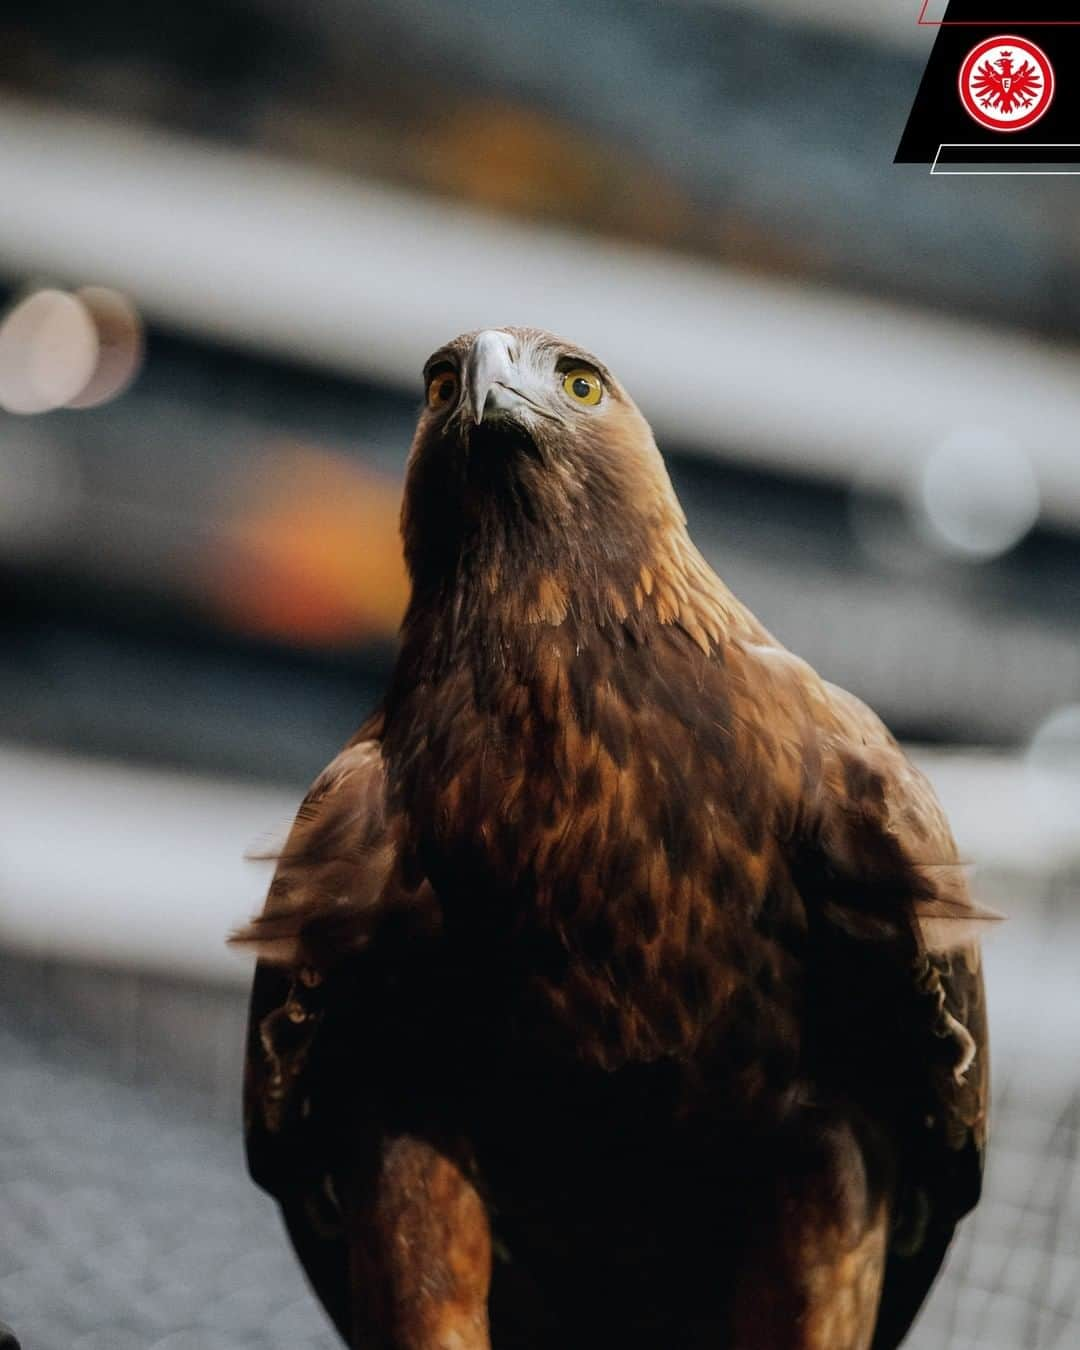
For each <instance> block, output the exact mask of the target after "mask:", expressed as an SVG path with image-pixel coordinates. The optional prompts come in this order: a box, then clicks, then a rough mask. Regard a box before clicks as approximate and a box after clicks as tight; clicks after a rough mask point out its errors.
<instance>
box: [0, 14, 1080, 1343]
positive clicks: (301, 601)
mask: <svg viewBox="0 0 1080 1350" xmlns="http://www.w3.org/2000/svg"><path fill="white" fill-rule="evenodd" d="M906 8H910V10H911V13H910V15H909V14H907V13H906ZM916 10H917V5H916V4H914V3H912V4H911V5H910V6H907V7H905V6H903V5H886V4H885V3H884V0H879V3H878V4H877V5H874V4H869V5H856V4H854V3H853V0H828V2H827V3H824V2H823V3H822V4H820V5H818V6H815V7H814V9H813V11H809V10H805V9H804V8H803V7H801V6H799V5H797V4H796V3H795V2H794V0H762V3H760V4H751V3H750V2H749V0H730V3H726V2H725V0H671V2H670V3H665V4H656V3H655V0H599V2H598V3H594V4H592V5H589V6H573V5H571V4H570V3H569V0H531V3H529V4H528V5H526V4H513V3H509V2H508V0H498V3H496V0H470V3H465V0H444V2H443V3H441V4H438V5H436V4H432V3H428V2H427V0H356V3H351V4H345V3H341V2H340V0H312V2H311V3H309V4H307V5H304V6H296V5H290V4H286V3H284V0H223V2H222V3H220V4H217V5H215V6H213V7H202V8H199V7H192V6H190V5H184V4H180V3H178V0H159V3H157V4H155V5H154V6H152V7H146V6H142V5H137V4H135V3H134V2H133V0H103V3H100V4H98V5H95V6H92V7H80V6H76V5H74V4H71V3H69V0H35V3H33V4H29V3H26V0H9V3H7V4H6V5H5V6H4V7H3V10H2V12H0V174H2V176H3V179H4V182H5V183H6V184H7V185H8V186H7V187H6V188H5V203H4V206H3V208H0V300H2V301H3V302H4V304H5V305H6V317H3V318H0V406H2V407H3V408H5V409H7V411H0V578H2V581H3V585H4V591H5V595H6V597H7V601H6V604H5V605H4V606H3V608H2V609H0V792H2V794H3V796H4V800H5V816H6V820H7V827H6V830H5V831H4V833H3V834H2V835H0V1005H2V1008H3V1014H2V1027H3V1031H2V1033H0V1074H2V1075H3V1082H4V1085H5V1088H4V1093H3V1101H2V1102H0V1318H3V1319H6V1320H8V1321H10V1322H12V1324H13V1325H14V1326H15V1327H16V1329H17V1330H19V1331H20V1333H21V1335H22V1337H23V1341H24V1350H115V1348H117V1347H118V1348H119V1350H128V1347H131V1350H145V1348H146V1347H151V1346H153V1347H161V1350H189V1347H190V1348H193V1347H203V1346H206V1347H212V1348H213V1350H233V1348H234V1347H235V1348H236V1350H240V1347H245V1348H250V1350H255V1347H259V1350H270V1347H273V1346H277V1345H281V1346H285V1345H288V1346H289V1347H301V1346H311V1347H316V1346H318V1347H329V1346H330V1345H331V1344H332V1340H331V1338H330V1335H329V1332H328V1330H327V1329H326V1326H325V1324H324V1322H323V1321H322V1318H321V1314H320V1313H319V1312H318V1310H317V1308H316V1307H315V1305H314V1303H313V1302H312V1301H311V1300H310V1299H309V1298H308V1296H307V1295H306V1293H305V1291H304V1288H303V1285H302V1281H301V1278H300V1276H299V1273H298V1272H297V1270H296V1269H295V1267H294V1265H293V1263H292V1260H291V1257H290V1256H289V1254H288V1253H287V1251H286V1247H285V1244H284V1239H283V1237H282V1235H281V1234H280V1233H279V1232H278V1230H277V1226H276V1220H275V1218H274V1215H273V1213H272V1208H271V1206H270V1205H269V1203H267V1202H264V1200H263V1199H262V1198H261V1197H260V1196H259V1195H258V1194H257V1193H255V1192H254V1190H253V1189H252V1188H251V1187H250V1185H249V1183H248V1182H247V1181H246V1178H245V1177H244V1175H243V1172H242V1164H241V1159H240V1153H239V1142H238V1137H237V1129H236V1123H237V1122H236V1094H237V1090H238V1089H237V1083H238V1069H237V1064H238V1057H239V1050H240V1045H239V1041H240V1025H241V1021H242V1013H243V994H242V986H243V981H244V978H245V971H244V968H243V966H242V964H240V963H239V962H238V961H237V960H236V959H235V958H233V957H232V956H230V955H229V954H227V953H226V952H225V951H224V948H223V947H222V945H221V939H222V938H223V935H224V933H225V931H226V930H227V929H228V927H229V926H230V925H231V924H232V923H233V922H235V921H236V920H237V919H240V918H242V917H244V915H245V914H246V913H247V912H248V911H249V910H250V909H251V908H252V907H253V906H254V905H255V904H257V903H258V893H259V888H260V886H261V885H262V884H263V882H264V878H262V877H261V875H259V874H258V873H256V872H255V871H253V870H249V869H246V868H245V866H244V865H243V864H242V863H241V861H240V857H241V854H242V853H243V850H244V849H245V848H246V847H247V846H249V845H250V844H251V843H252V842H253V840H255V839H256V838H258V836H259V835H260V834H262V833H264V832H266V831H272V830H274V829H275V828H276V827H278V826H279V825H280V824H281V823H282V821H283V819H285V818H286V817H287V815H288V812H289V810H290V808H291V806H292V804H293V803H294V802H295V800H296V798H297V796H298V794H299V792H300V791H301V790H302V788H303V787H304V786H305V785H306V783H307V782H308V781H309V780H310V778H311V777H312V776H313V774H314V773H315V772H316V771H317V770H318V769H319V768H320V767H321V766H322V764H324V763H325V762H326V760H327V759H328V758H329V757H330V755H331V754H332V753H333V752H334V751H335V750H336V749H337V748H338V747H339V746H340V744H341V743H342V742H343V741H344V740H345V739H346V737H347V736H348V735H349V734H350V733H351V732H352V730H353V729H354V728H355V726H356V725H357V724H358V723H359V721H360V720H361V717H362V716H363V715H364V714H365V713H366V711H367V710H368V709H369V708H370V707H371V706H372V704H373V703H374V701H375V699H376V698H377V696H378V691H379V688H380V685H381V682H382V680H383V679H384V678H385V674H386V671H387V669H388V664H389V661H390V659H391V657H392V652H393V641H394V631H395V627H396V622H397V617H398V615H399V613H400V609H401V605H402V600H403V594H404V592H403V586H404V581H403V577H402V571H401V562H400V556H399V553H398V549H397V542H396V532H395V528H396V525H395V522H396V503H397V494H398V490H399V484H400V477H401V473H402V468H403V464H404V457H405V452H406V450H407V446H408V441H409V437H410V434H411V426H412V422H413V419H414V415H415V409H416V405H417V402H418V400H419V396H420V390H419V369H420V365H421V363H422V361H423V359H424V357H425V356H426V355H427V353H428V351H429V350H430V349H431V348H432V347H433V346H435V345H436V344H437V343H438V342H440V341H441V340H443V339H445V338H446V337H448V336H450V335H451V334H452V333H455V332H458V331H462V330H464V329H468V328H471V327H476V326H479V325H482V324H487V323H500V322H525V323H539V324H543V325H546V326H551V327H554V328H556V329H558V330H561V331H565V332H568V333H570V334H572V335H573V336H574V337H575V338H579V339H580V340H582V341H584V342H586V343H589V344H591V345H593V346H594V347H595V348H596V349H597V350H598V351H600V353H601V354H602V355H603V356H604V357H605V359H610V361H611V364H612V365H613V367H615V368H616V369H617V370H618V371H619V372H620V374H621V375H622V376H623V377H624V378H625V381H626V383H627V385H628V386H629V387H630V388H631V390H632V391H633V392H634V393H635V395H637V396H639V398H640V401H641V403H642V406H643V408H644V409H645V411H646V412H647V413H648V414H649V415H650V417H651V418H652V419H653V421H654V423H655V425H656V427H657V429H658V432H659V434H660V439H661V443H662V445H663V448H664V450H665V452H666V453H667V455H668V458H669V462H670V464H671V468H672V472H673V476H674V477H675V480H676V485H677V487H678V490H679V492H680V495H681V496H682V499H683V501H684V503H685V504H686V506H687V509H688V512H689V514H690V516H691V524H692V527H693V530H694V533H695V536H696V537H697V538H698V540H699V542H700V543H701V545H702V547H703V548H704V550H705V552H706V553H707V554H708V555H709V557H710V559H711V560H712V561H713V562H714V563H715V564H716V566H717V567H718V569H719V570H720V571H721V573H722V574H723V575H724V576H725V578H726V579H727V580H728V581H729V583H730V584H731V585H732V586H733V588H734V589H735V590H736V591H737V592H738V593H739V594H740V596H741V597H742V598H744V599H745V600H746V601H747V602H748V603H749V604H750V605H751V606H752V607H753V608H754V609H755V610H756V611H757V612H758V613H759V615H760V616H761V617H762V619H763V620H764V621H765V622H766V623H767V624H768V625H769V627H770V628H771V629H772V630H773V631H774V632H776V633H777V635H778V636H779V637H780V638H781V639H783V640H784V641H785V642H787V643H788V644H789V645H790V646H792V647H794V648H795V649H796V650H798V651H799V652H800V653H801V654H802V655H804V656H806V657H807V658H808V659H810V660H811V661H813V662H814V664H815V665H817V666H818V667H819V668H820V669H821V670H822V671H823V673H825V674H826V675H828V676H829V677H831V678H833V679H836V680H838V681H839V682H840V683H843V684H845V685H847V686H848V687H850V688H852V689H853V690H855V691H856V692H857V693H859V694H860V695H861V696H862V697H864V698H866V699H868V700H869V701H870V702H871V703H873V704H874V706H875V707H877V708H878V709H879V710H880V711H881V712H882V713H883V714H884V715H885V716H886V718H887V719H888V720H889V721H890V723H891V724H892V725H893V726H894V728H895V729H896V730H897V731H898V732H899V733H900V734H901V735H902V736H904V737H905V738H907V739H908V740H910V741H913V742H919V743H921V744H922V745H923V746H928V747H932V749H930V750H927V751H924V752H923V753H924V754H926V755H927V763H928V765H929V766H930V769H931V772H932V774H933V775H934V777H935V779H936V781H938V782H939V784H940V785H941V788H942V791H943V793H944V795H945V797H946V801H947V804H948V806H949V808H950V811H951V812H952V814H953V816H954V819H955V820H956V822H957V830H958V834H959V836H960V838H961V841H962V844H963V846H964V848H965V849H966V851H967V853H968V855H969V856H970V857H972V859H973V860H974V861H975V862H977V863H978V864H980V865H981V869H982V870H981V874H980V875H981V883H980V884H981V886H982V888H983V893H984V894H985V896H986V898H987V899H988V900H989V901H990V903H992V904H994V903H996V904H997V905H999V907H1001V908H1002V909H1004V910H1006V911H1007V912H1009V913H1010V914H1011V915H1013V916H1014V917H1013V921H1012V922H1011V923H1010V924H1009V925H1008V926H1006V927H1005V928H1004V929H1003V930H1002V931H1001V932H1000V933H999V934H998V935H997V936H996V937H995V939H994V940H993V942H992V943H991V946H990V951H989V953H988V964H989V967H990V980H991V1011H992V1014H993V1020H994V1031H995V1054H996V1057H997V1059H996V1065H995V1073H996V1081H997V1084H998V1096H997V1106H996V1111H997V1116H996V1136H995V1148H994V1153H993V1160H992V1165H991V1172H990V1178H989V1196H988V1200H987V1202H986V1203H985V1204H984V1205H983V1207H982V1208H981V1209H980V1211H979V1213H978V1215H977V1217H976V1218H975V1219H974V1221H973V1222H971V1223H969V1224H968V1225H967V1226H966V1228H965V1230H964V1233H963V1236H962V1238H961V1240H960V1242H959V1243H958V1245H957V1248H956V1251H955V1252H954V1255H953V1257H952V1260H951V1263H950V1268H949V1272H948V1274H947V1276H946V1278H945V1280H944V1282H943V1284H942V1286H941V1288H940V1289H939V1291H938V1293H937V1294H936V1295H935V1297H934V1298H933V1300H932V1301H931V1304H930V1307H929V1309H928V1311H927V1313H926V1315H925V1317H924V1319H923V1321H922V1323H921V1325H920V1328H919V1331H918V1333H917V1335H916V1337H915V1338H914V1340H913V1344H914V1345H915V1346H916V1347H917V1350H972V1348H974V1347H978V1350H1020V1347H1024V1350H1071V1347H1073V1346H1075V1345H1080V1306H1078V1301H1077V1292H1076V1291H1077V1290H1078V1289H1080V1238H1078V1236H1077V1235H1078V1233H1080V1222H1078V1220H1080V1168H1078V1167H1077V1165H1076V1158H1077V1148H1078V1146H1080V1068H1078V1067H1077V1066H1078V1065H1080V1056H1078V1055H1077V1049H1078V1046H1077V1040H1078V1037H1080V996H1078V995H1077V993H1076V988H1075V979H1074V975H1073V972H1074V970H1075V967H1076V963H1077V958H1078V956H1080V930H1078V927H1077V907H1076V899H1077V892H1078V890H1080V830H1078V828H1077V826H1078V823H1080V712H1078V711H1077V709H1078V707H1080V453H1078V447H1077V441H1076V434H1077V433H1076V428H1077V426H1078V425H1080V394H1078V393H1077V388H1078V383H1077V378H1076V376H1077V370H1078V368H1080V361H1078V359H1077V358H1078V355H1080V345H1078V344H1080V309H1078V301H1077V298H1076V297H1077V296H1080V247H1078V235H1077V232H1076V228H1075V211H1074V209H1073V203H1072V201H1071V199H1070V198H1069V197H1068V196H1067V194H1065V193H1063V192H1061V191H1060V185H1057V184H1050V185H1047V184H1045V183H1043V182H1042V181H1041V180H1000V179H996V180H985V181H984V180H979V181H973V180H963V179H949V180H944V181H942V180H936V181H931V180H930V179H929V177H928V176H927V175H926V174H925V172H923V171H922V170H919V169H916V168H913V167H910V166H907V167H904V168H897V167H894V166H893V165H892V163H891V159H892V154H893V152H894V150H895V145H896V142H897V140H898V138H899V135H900V131H901V129H902V126H903V122H904V119H905V117H906V115H907V112H908V108H909V106H910V101H911V98H912V97H913V94H914V90H915V86H916V84H917V81H918V78H919V76H920V73H921V68H922V63H923V61H924V60H925V54H926V50H927V46H928V42H929V36H928V35H927V34H924V33H920V32H919V31H918V30H917V28H916V26H915V23H914V19H915V12H916ZM88 287H90V288H95V289H93V290H87V289H86V288H88ZM42 297H44V298H42ZM35 409H39V410H40V411H37V412H36V413H35V411H34V410H35Z"/></svg>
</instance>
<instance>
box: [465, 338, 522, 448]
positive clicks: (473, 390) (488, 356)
mask: <svg viewBox="0 0 1080 1350" xmlns="http://www.w3.org/2000/svg"><path fill="white" fill-rule="evenodd" d="M515 373H516V372H515V369H514V362H513V361H512V360H511V357H510V336H509V334H507V333H500V332H499V331H498V330H497V329H494V328H487V329H485V330H484V331H483V332H482V333H478V334H477V336H476V340H475V341H474V342H473V345H472V348H471V350H470V352H469V357H468V360H467V361H466V363H465V398H466V400H467V405H468V411H469V416H470V417H471V418H472V421H473V422H474V423H475V424H476V425H479V424H480V423H481V422H482V421H483V420H484V412H485V410H486V409H487V407H488V402H489V399H490V401H491V402H492V403H493V404H494V405H495V406H496V407H499V406H509V404H510V402H511V401H513V397H514V395H513V392H512V391H513V384H514V378H515Z"/></svg>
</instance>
